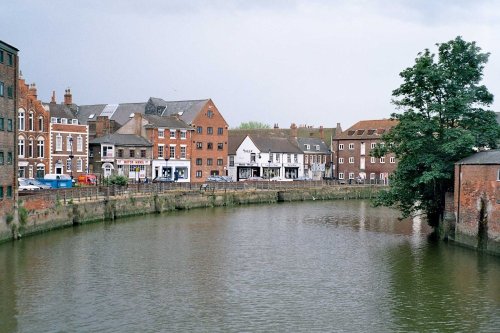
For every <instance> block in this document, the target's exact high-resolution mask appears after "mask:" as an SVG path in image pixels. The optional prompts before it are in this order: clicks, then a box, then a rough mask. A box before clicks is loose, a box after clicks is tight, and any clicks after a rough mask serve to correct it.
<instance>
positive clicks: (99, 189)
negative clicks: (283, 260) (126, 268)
mask: <svg viewBox="0 0 500 333" xmlns="http://www.w3.org/2000/svg"><path fill="white" fill-rule="evenodd" d="M362 185H374V186H375V185H385V184H380V183H373V184H370V183H369V182H367V183H366V184H365V183H361V184H360V183H355V182H353V183H352V184H350V185H349V184H343V183H342V182H339V181H338V180H319V181H285V182H280V181H245V182H204V183H203V182H198V183H137V184H128V185H125V186H117V185H110V186H84V187H74V188H68V189H51V190H40V191H29V192H28V191H26V192H20V195H21V196H20V199H21V200H23V199H27V200H31V199H37V198H44V199H49V200H53V201H56V202H57V201H59V202H61V203H64V204H66V203H68V202H75V201H79V202H81V201H93V200H106V199H107V198H109V197H119V196H140V195H152V194H159V193H167V192H173V191H183V192H193V193H195V192H198V193H199V192H203V193H205V192H215V191H225V192H227V191H239V190H286V189H297V188H314V187H318V188H319V187H324V186H362Z"/></svg>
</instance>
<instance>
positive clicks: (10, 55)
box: [7, 53, 14, 66]
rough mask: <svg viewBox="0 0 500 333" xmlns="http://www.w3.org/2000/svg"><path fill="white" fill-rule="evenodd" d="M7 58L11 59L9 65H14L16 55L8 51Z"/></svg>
mask: <svg viewBox="0 0 500 333" xmlns="http://www.w3.org/2000/svg"><path fill="white" fill-rule="evenodd" d="M7 59H9V63H8V64H9V66H14V55H13V54H12V53H7Z"/></svg>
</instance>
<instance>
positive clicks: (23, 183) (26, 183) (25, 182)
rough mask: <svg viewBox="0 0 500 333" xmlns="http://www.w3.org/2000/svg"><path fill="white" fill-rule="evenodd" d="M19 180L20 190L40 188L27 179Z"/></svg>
mask: <svg viewBox="0 0 500 333" xmlns="http://www.w3.org/2000/svg"><path fill="white" fill-rule="evenodd" d="M18 180H19V187H18V190H19V191H36V190H39V189H40V187H39V186H36V185H32V184H30V183H29V181H28V180H27V179H24V178H19V179H18Z"/></svg>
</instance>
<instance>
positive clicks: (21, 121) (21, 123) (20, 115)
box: [17, 109, 25, 131]
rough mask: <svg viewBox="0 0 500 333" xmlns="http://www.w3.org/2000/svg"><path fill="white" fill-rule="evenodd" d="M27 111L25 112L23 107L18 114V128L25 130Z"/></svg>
mask: <svg viewBox="0 0 500 333" xmlns="http://www.w3.org/2000/svg"><path fill="white" fill-rule="evenodd" d="M24 117H25V113H24V110H23V109H19V113H18V115H17V119H18V122H17V123H18V129H19V130H20V131H24V121H25V118H24Z"/></svg>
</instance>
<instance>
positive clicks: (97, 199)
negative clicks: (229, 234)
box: [0, 185, 381, 242]
mask: <svg viewBox="0 0 500 333" xmlns="http://www.w3.org/2000/svg"><path fill="white" fill-rule="evenodd" d="M380 189H381V187H379V186H359V185H358V186H331V185H326V186H321V187H316V186H314V187H301V188H275V189H255V188H252V189H215V188H213V189H208V190H207V189H206V188H204V189H201V188H200V189H195V190H193V189H173V190H170V191H159V192H151V193H150V192H144V193H142V192H132V191H126V190H123V191H115V190H114V189H112V190H111V191H110V190H108V191H107V192H104V193H101V195H99V193H96V195H95V196H92V195H90V196H84V195H82V196H78V197H77V196H72V197H71V198H70V199H68V198H67V197H66V195H64V196H63V195H44V196H26V197H23V198H22V199H21V200H20V201H19V208H18V214H17V215H18V216H17V219H13V220H12V221H8V222H7V221H6V222H5V223H4V224H3V225H2V226H0V242H5V241H9V240H13V239H19V238H21V237H26V236H29V235H33V234H37V233H41V232H47V231H50V230H54V229H58V228H67V227H72V226H74V225H80V224H85V223H92V222H101V221H110V220H115V219H118V218H122V217H128V216H134V215H145V214H158V213H164V212H169V211H174V210H185V209H194V208H207V207H219V206H237V205H246V204H259V203H278V202H292V201H306V200H338V199H341V200H345V199H370V198H372V197H374V196H375V195H376V193H378V191H379V190H380ZM61 193H62V192H61ZM16 220H17V221H16Z"/></svg>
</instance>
